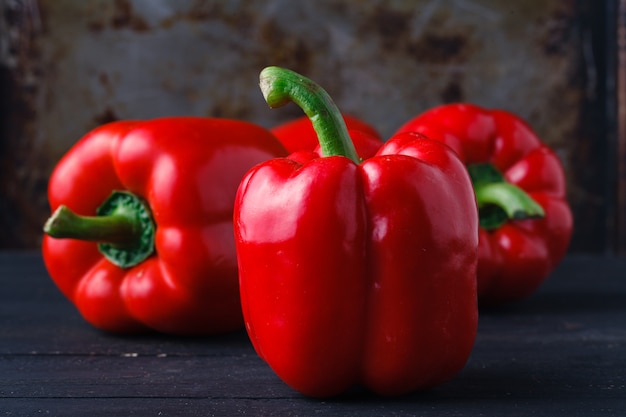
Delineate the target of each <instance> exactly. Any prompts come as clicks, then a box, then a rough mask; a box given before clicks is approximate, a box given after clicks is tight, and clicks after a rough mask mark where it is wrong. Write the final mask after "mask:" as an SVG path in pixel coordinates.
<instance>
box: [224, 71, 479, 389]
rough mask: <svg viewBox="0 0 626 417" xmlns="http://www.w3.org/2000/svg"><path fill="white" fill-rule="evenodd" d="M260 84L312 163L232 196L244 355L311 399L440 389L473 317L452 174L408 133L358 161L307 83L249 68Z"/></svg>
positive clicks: (272, 173)
mask: <svg viewBox="0 0 626 417" xmlns="http://www.w3.org/2000/svg"><path fill="white" fill-rule="evenodd" d="M261 86H262V90H263V93H264V96H265V98H266V100H267V102H268V103H269V105H270V106H271V107H278V106H281V105H283V104H285V103H286V102H288V101H290V100H293V101H294V102H296V103H297V104H298V105H299V106H300V107H302V108H303V109H304V111H305V112H306V113H307V114H308V115H312V120H313V124H314V126H315V130H316V132H317V133H318V135H319V140H320V144H321V146H322V153H323V157H318V158H313V159H310V160H309V161H300V162H299V161H294V160H293V159H290V158H278V159H273V160H270V161H268V162H265V163H262V164H259V165H257V166H256V167H255V168H253V169H252V170H251V171H250V172H249V173H248V174H247V175H246V176H245V178H244V180H243V181H242V184H241V185H240V187H239V190H238V192H237V197H236V202H235V213H234V219H235V242H236V245H237V252H238V259H239V268H240V287H241V297H242V307H243V313H244V320H245V324H246V329H247V331H248V334H249V336H250V339H251V340H252V343H253V345H254V347H255V349H256V351H257V352H258V354H259V355H260V356H261V357H262V358H263V359H264V360H265V361H266V362H267V363H268V364H269V365H270V366H271V368H272V369H273V370H274V371H275V372H276V373H277V375H278V376H279V377H280V378H282V379H283V380H284V381H285V382H286V383H287V384H289V385H290V386H291V387H293V388H294V389H296V390H298V391H300V392H301V393H304V394H306V395H309V396H315V397H326V396H332V395H335V394H339V393H341V392H343V391H344V390H346V389H348V388H349V387H351V386H353V385H363V386H365V387H367V388H369V389H370V390H372V391H374V392H376V393H379V394H382V395H399V394H403V393H407V392H410V391H414V390H418V389H422V388H426V387H431V386H433V385H437V384H440V383H443V382H444V381H447V380H448V379H450V378H451V377H453V376H454V375H455V374H456V373H457V372H458V371H459V370H460V369H461V368H462V367H463V366H464V364H465V362H466V360H467V358H468V356H469V354H470V351H471V349H472V347H473V343H474V338H475V334H476V326H477V317H478V315H477V299H476V275H475V268H476V262H477V245H478V213H477V207H476V202H475V199H474V193H473V190H472V184H471V181H470V178H469V175H468V173H467V171H466V169H465V167H464V166H463V164H462V163H461V161H460V160H459V159H458V157H457V156H456V155H455V154H454V152H453V151H452V150H451V149H450V148H449V147H447V146H445V145H443V144H441V143H440V142H438V141H434V140H428V139H425V138H424V137H423V136H421V135H415V134H404V135H398V136H395V137H393V138H391V139H390V140H389V141H388V142H386V143H385V145H383V146H382V148H381V149H380V150H379V152H378V154H377V155H376V156H374V157H372V158H370V159H366V160H364V161H362V162H360V158H359V157H358V156H357V155H356V152H355V150H354V147H353V146H352V143H351V141H350V137H349V135H348V132H347V129H346V128H345V125H343V124H342V122H341V117H340V114H339V112H338V110H337V108H336V107H335V106H334V104H333V103H332V101H331V99H330V97H328V95H327V94H326V93H325V92H324V90H322V89H321V88H320V87H319V86H317V85H316V84H315V83H313V82H312V81H310V80H308V79H306V78H304V77H302V76H301V75H299V74H296V73H293V72H291V71H288V70H285V69H282V68H277V67H269V68H266V69H265V70H263V71H262V73H261ZM294 91H297V92H298V94H297V95H296V96H295V97H294V95H292V94H293V92H294ZM415 248H419V249H418V250H415Z"/></svg>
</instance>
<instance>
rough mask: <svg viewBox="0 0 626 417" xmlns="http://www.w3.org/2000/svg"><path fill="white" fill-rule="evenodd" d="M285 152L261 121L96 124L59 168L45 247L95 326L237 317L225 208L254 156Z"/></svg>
mask: <svg viewBox="0 0 626 417" xmlns="http://www.w3.org/2000/svg"><path fill="white" fill-rule="evenodd" d="M282 155H286V150H285V149H284V148H283V147H282V145H281V144H280V143H279V142H278V140H276V138H275V137H274V136H273V135H272V134H271V133H270V132H269V131H267V130H266V129H263V128H261V127H259V126H256V125H253V124H250V123H246V122H243V121H236V120H227V119H211V118H194V117H177V118H162V119H155V120H149V121H120V122H114V123H110V124H107V125H104V126H101V127H98V128H96V129H94V130H93V131H91V132H89V133H88V134H87V135H86V136H85V137H83V138H82V139H81V140H80V141H79V142H78V143H76V144H75V145H74V146H73V147H72V149H70V151H69V152H68V153H67V154H66V155H65V156H64V157H63V158H62V159H61V161H60V162H59V163H58V164H57V166H56V167H55V169H54V171H53V173H52V176H51V178H50V181H49V188H48V196H49V201H50V206H51V208H52V210H53V211H54V214H53V215H52V217H51V218H50V219H49V220H48V222H47V223H46V225H45V227H44V230H45V232H46V235H45V236H44V240H43V255H44V260H45V263H46V266H47V269H48V271H49V274H50V276H51V277H52V279H53V280H54V282H55V283H56V284H57V286H58V287H59V288H60V290H61V291H62V292H63V294H65V295H66V296H67V298H69V299H70V300H71V301H72V302H73V303H74V304H75V305H76V306H77V308H78V310H79V311H80V313H81V314H82V315H83V317H84V318H85V319H86V320H87V321H88V322H89V323H91V324H92V325H94V326H96V327H98V328H100V329H102V330H106V331H109V332H116V333H130V332H142V331H147V330H155V331H159V332H164V333H168V334H187V335H200V334H213V333H220V332H226V331H231V330H235V329H237V328H239V327H241V326H243V319H242V314H241V306H240V299H239V287H238V273H237V259H236V253H235V245H234V240H233V224H232V212H233V204H234V200H235V192H236V190H237V186H238V185H239V182H240V181H241V179H242V178H243V175H244V174H245V172H246V171H247V170H249V169H250V168H251V167H252V166H253V165H255V164H257V163H259V162H262V161H264V160H267V159H270V158H273V157H277V156H282Z"/></svg>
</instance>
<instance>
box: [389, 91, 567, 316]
mask: <svg viewBox="0 0 626 417" xmlns="http://www.w3.org/2000/svg"><path fill="white" fill-rule="evenodd" d="M400 132H419V133H422V134H424V135H427V136H428V137H430V138H432V139H436V140H440V141H442V142H444V143H446V144H448V145H449V146H451V147H452V148H453V149H454V150H455V151H456V152H457V154H458V155H459V156H460V158H461V159H462V160H463V161H464V162H465V164H466V165H467V168H468V170H469V172H470V175H471V177H472V181H473V184H474V187H475V192H476V199H477V202H478V206H479V216H480V224H481V228H480V239H479V242H480V247H479V261H478V272H477V274H478V295H479V300H480V303H481V305H484V306H486V305H495V304H502V303H507V302H511V301H515V300H520V299H523V298H525V297H527V296H529V295H530V294H532V293H533V292H534V291H535V290H536V289H537V288H538V287H539V286H540V284H541V283H542V282H543V281H544V280H545V278H546V277H547V276H548V275H549V274H550V272H551V271H552V270H553V269H554V267H555V266H556V265H557V264H558V263H559V261H560V260H561V258H562V257H563V255H564V254H565V252H566V250H567V247H568V245H569V241H570V238H571V234H572V226H573V220H572V214H571V210H570V208H569V205H568V203H567V201H566V187H565V175H564V172H563V167H562V166H561V163H560V161H559V159H558V157H557V155H556V154H555V153H554V152H553V151H552V150H551V149H550V148H549V147H548V146H547V145H546V144H544V143H543V142H541V140H540V139H539V138H538V137H537V135H536V133H535V132H534V131H533V130H532V129H531V128H530V126H528V124H527V123H525V122H524V121H523V120H522V119H520V118H519V117H517V116H516V115H514V114H512V113H510V112H506V111H503V110H488V109H484V108H481V107H479V106H476V105H472V104H464V103H458V104H448V105H442V106H439V107H435V108H433V109H430V110H428V111H426V112H424V113H423V114H421V115H419V116H417V117H415V118H413V119H411V120H410V121H408V122H407V123H406V124H405V125H404V126H402V127H401V128H400V129H399V130H398V133H400Z"/></svg>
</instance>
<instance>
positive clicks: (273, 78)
mask: <svg viewBox="0 0 626 417" xmlns="http://www.w3.org/2000/svg"><path fill="white" fill-rule="evenodd" d="M259 80H260V83H259V85H260V87H261V91H262V92H263V97H264V98H265V101H266V102H267V104H268V105H269V106H270V107H271V108H277V107H282V106H284V105H286V104H287V103H289V102H294V103H295V104H297V105H298V106H299V107H300V108H302V110H303V111H304V113H305V114H306V115H307V116H308V118H309V119H310V120H311V123H312V124H313V129H315V133H316V134H317V138H318V141H319V143H320V148H321V150H322V155H323V156H336V155H341V156H345V157H347V158H350V159H351V160H352V161H354V162H355V163H357V164H358V163H359V162H360V158H359V156H358V155H357V153H356V150H355V148H354V144H353V143H352V140H351V139H350V135H349V134H348V128H347V127H346V123H345V121H344V120H343V117H342V116H341V112H340V111H339V109H338V108H337V106H336V105H335V103H334V102H333V100H332V98H331V97H330V96H329V95H328V93H327V92H326V91H325V90H324V89H323V88H322V87H320V86H319V85H318V84H316V83H315V82H314V81H312V80H310V79H308V78H306V77H304V76H302V75H300V74H298V73H296V72H293V71H291V70H288V69H285V68H280V67H267V68H265V69H263V71H261V74H260V77H259Z"/></svg>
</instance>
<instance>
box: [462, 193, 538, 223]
mask: <svg viewBox="0 0 626 417" xmlns="http://www.w3.org/2000/svg"><path fill="white" fill-rule="evenodd" d="M474 192H475V193H476V202H477V203H478V209H479V211H487V210H488V207H489V206H496V207H497V208H498V209H499V210H501V211H502V212H503V213H504V214H506V218H505V219H504V218H503V219H501V220H496V221H495V222H492V223H490V222H487V223H482V224H481V225H482V226H483V227H485V228H487V229H495V228H498V227H499V226H501V223H502V220H504V221H506V219H508V220H522V219H532V218H540V217H543V216H545V212H544V210H543V208H542V207H541V206H540V205H539V204H538V203H537V202H536V201H535V200H533V199H532V198H531V197H530V196H529V195H528V194H527V193H526V192H525V191H523V190H522V189H521V188H519V187H517V186H515V185H513V184H511V183H508V182H493V183H478V184H474Z"/></svg>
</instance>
